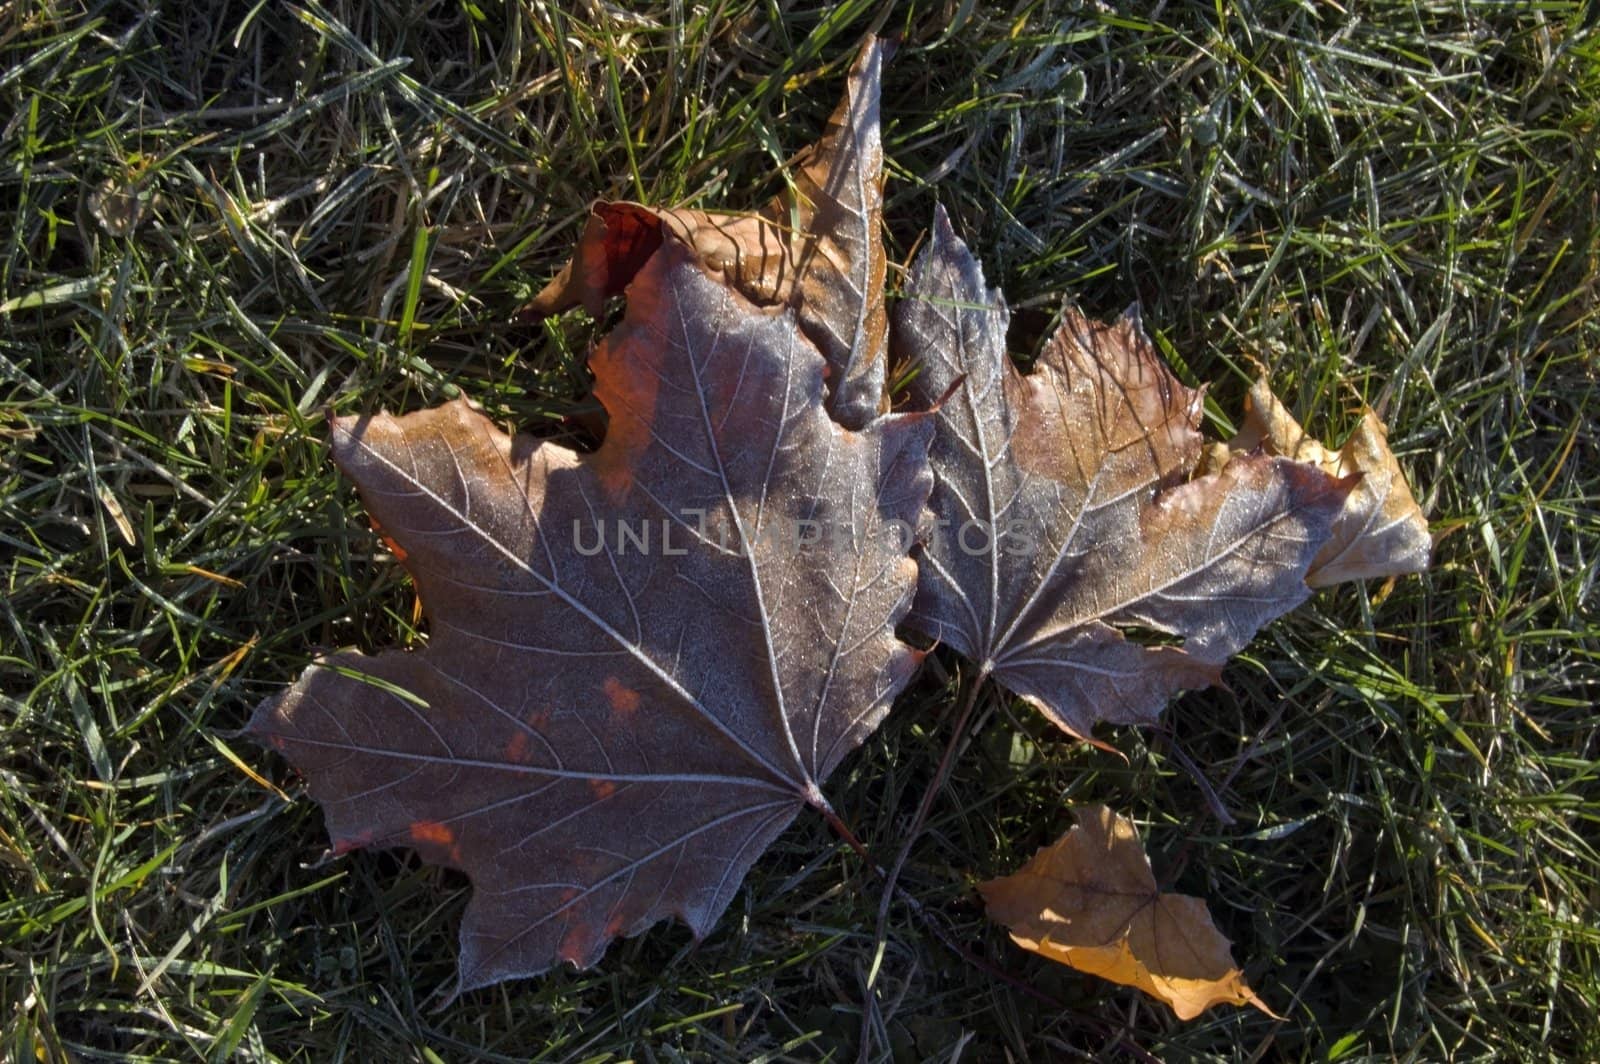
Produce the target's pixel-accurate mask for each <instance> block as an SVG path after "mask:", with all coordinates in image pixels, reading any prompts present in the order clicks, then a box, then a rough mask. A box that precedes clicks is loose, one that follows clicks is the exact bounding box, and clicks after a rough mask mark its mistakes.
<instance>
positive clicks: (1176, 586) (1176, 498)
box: [894, 211, 1358, 736]
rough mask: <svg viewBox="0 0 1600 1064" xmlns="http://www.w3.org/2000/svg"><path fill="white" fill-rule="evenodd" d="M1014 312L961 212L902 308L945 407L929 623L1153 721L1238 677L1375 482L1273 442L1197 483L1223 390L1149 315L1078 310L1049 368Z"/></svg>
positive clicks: (928, 256)
mask: <svg viewBox="0 0 1600 1064" xmlns="http://www.w3.org/2000/svg"><path fill="white" fill-rule="evenodd" d="M1006 321H1007V311H1006V307H1005V302H1004V300H1003V299H1002V298H1001V296H1000V294H999V293H998V292H994V291H990V290H989V289H988V288H986V287H985V285H984V281H983V274H982V271H981V270H980V268H979V267H978V264H977V262H976V261H975V260H974V259H973V257H972V255H971V254H970V253H969V252H968V251H967V248H966V246H965V245H964V244H962V243H961V241H960V240H959V239H957V238H956V236H955V234H954V232H953V231H952V230H951V227H950V224H949V221H948V219H947V218H946V217H945V215H944V213H943V212H942V211H940V212H939V213H938V215H937V217H936V220H935V224H934V231H933V234H932V236H931V238H930V240H929V242H928V244H927V246H926V247H925V248H924V249H923V251H922V252H921V254H920V255H919V256H918V259H917V261H916V263H915V265H914V267H913V269H912V272H911V278H910V281H909V283H908V285H907V289H906V298H905V299H903V300H902V301H901V302H900V304H899V305H898V306H897V307H896V314H895V320H894V343H895V344H896V346H897V353H898V354H899V355H900V356H901V357H904V358H907V359H915V360H917V361H918V362H919V363H920V372H919V373H918V375H917V376H916V378H915V379H914V381H913V382H912V396H911V398H912V401H913V403H919V404H922V405H923V407H924V408H927V407H929V406H932V405H934V404H936V403H937V402H938V400H939V398H940V397H941V396H943V395H945V394H946V393H948V392H949V390H950V389H951V388H952V387H953V386H956V385H957V384H958V382H959V387H956V391H955V393H954V394H953V395H952V396H950V398H949V399H948V400H947V401H945V402H944V403H943V404H942V405H941V406H939V407H938V410H937V415H936V416H937V419H938V433H937V434H936V436H935V438H934V443H933V446H932V449H931V451H930V459H931V462H932V464H933V470H934V477H935V487H934V492H933V496H932V499H931V501H930V505H931V507H932V510H933V513H934V518H935V527H934V530H933V533H932V535H931V536H930V537H929V541H928V542H927V543H926V544H925V545H924V546H922V547H921V548H919V550H918V552H917V559H918V565H919V569H920V572H919V578H918V586H917V599H916V604H915V606H914V607H913V609H912V613H911V616H910V618H909V619H908V623H909V624H910V625H911V626H912V627H913V628H915V629H916V630H917V631H919V632H921V633H923V634H924V635H926V636H928V637H930V638H932V639H936V640H939V641H941V642H944V643H947V644H949V645H950V646H952V647H954V648H955V649H956V650H957V651H959V652H960V653H962V654H964V655H966V656H967V657H968V658H970V659H971V660H972V661H973V662H974V663H976V664H977V666H978V670H979V675H980V678H981V677H988V676H992V677H993V678H994V679H995V680H996V681H998V682H999V683H1001V684H1003V685H1004V686H1005V687H1007V688H1008V689H1010V690H1011V691H1014V692H1015V693H1017V694H1019V695H1021V696H1023V697H1024V698H1026V699H1027V700H1029V701H1030V702H1032V703H1033V704H1034V705H1036V706H1037V707H1038V708H1039V709H1040V710H1042V711H1043V712H1044V713H1045V714H1046V715H1047V716H1049V717H1050V718H1051V719H1052V720H1053V721H1055V723H1056V724H1057V725H1059V726H1060V727H1062V728H1064V729H1065V730H1067V731H1069V732H1071V733H1073V734H1075V735H1080V736H1088V735H1089V732H1090V729H1091V728H1092V727H1093V726H1094V725H1095V723H1096V722H1099V721H1112V722H1115V723H1122V724H1139V723H1150V722H1152V721H1154V719H1155V718H1156V715H1157V714H1158V713H1159V712H1160V710H1161V708H1162V707H1163V706H1164V705H1165V704H1166V702H1167V700H1168V699H1169V698H1170V697H1171V696H1172V695H1173V694H1174V693H1176V692H1177V691H1180V690H1183V689H1186V688H1196V687H1204V686H1206V685H1208V684H1211V683H1213V682H1215V681H1216V679H1217V678H1218V676H1219V674H1220V668H1221V665H1222V663H1223V662H1224V661H1226V660H1227V658H1228V657H1229V656H1230V655H1232V654H1234V653H1236V652H1237V651H1238V650H1239V649H1241V648H1242V647H1243V646H1244V645H1245V644H1246V643H1247V642H1248V641H1249V639H1250V637H1251V636H1252V635H1253V634H1254V633H1255V632H1256V630H1257V629H1258V628H1260V626H1261V625H1263V624H1265V623H1266V622H1267V621H1269V620H1271V619H1272V618H1274V617H1277V616H1278V615H1280V614H1282V613H1284V612H1286V611H1287V610H1289V609H1291V608H1293V607H1294V606H1296V605H1298V604H1299V603H1300V602H1301V601H1303V600H1304V599H1305V598H1306V597H1307V595H1308V594H1309V593H1310V589H1309V588H1308V587H1307V585H1306V571H1307V567H1308V566H1309V565H1310V564H1311V562H1312V560H1313V558H1314V557H1316V555H1317V553H1318V552H1319V551H1320V550H1321V549H1322V548H1323V545H1324V544H1325V543H1326V542H1327V541H1328V538H1329V533H1330V529H1331V527H1332V525H1333V522H1334V520H1335V518H1336V517H1337V515H1338V514H1339V512H1340V510H1341V508H1342V506H1343V505H1344V500H1345V497H1346V496H1347V495H1348V494H1349V493H1350V491H1351V489H1352V487H1354V485H1355V483H1356V481H1357V479H1358V478H1356V477H1349V478H1345V479H1338V478H1335V477H1333V476H1330V475H1329V474H1328V473H1326V472H1325V471H1323V470H1322V469H1320V468H1318V467H1316V466H1314V465H1308V464H1305V463H1301V462H1295V461H1292V460H1290V459H1287V458H1281V457H1273V456H1270V455H1267V454H1262V453H1246V454H1239V455H1236V456H1233V457H1232V458H1231V460H1229V461H1228V462H1226V464H1225V465H1224V466H1223V467H1222V468H1221V469H1220V470H1219V471H1218V472H1216V473H1212V474H1208V475H1204V476H1199V477H1193V478H1191V472H1192V471H1193V469H1194V467H1195V464H1196V462H1197V460H1198V459H1199V457H1200V454H1201V444H1202V441H1201V436H1200V433H1199V431H1198V427H1199V421H1200V414H1201V393H1200V392H1198V391H1195V390H1192V389H1189V388H1186V387H1184V386H1183V385H1182V384H1181V383H1180V382H1179V381H1178V380H1177V379H1176V378H1175V377H1173V376H1172V374H1171V373H1170V372H1169V371H1168V369H1167V368H1166V366H1165V365H1164V364H1163V363H1162V361H1161V359H1160V357H1159V356H1158V355H1157V354H1156V352H1155V349H1154V347H1153V346H1152V345H1151V343H1150V340H1149V338H1148V337H1146V336H1145V334H1144V330H1143V328H1142V327H1141V326H1140V324H1139V320H1138V317H1137V315H1136V314H1134V313H1132V312H1130V313H1128V314H1126V315H1124V316H1123V317H1122V318H1121V319H1119V320H1118V321H1116V322H1115V323H1113V324H1110V325H1102V324H1099V323H1096V322H1093V321H1090V320H1088V319H1087V318H1085V317H1083V315H1081V314H1079V313H1078V312H1077V311H1075V310H1069V311H1068V312H1067V313H1066V315H1065V317H1064V319H1063V321H1062V323H1061V326H1060V328H1059V329H1058V330H1057V331H1056V333H1055V334H1054V335H1053V336H1052V337H1051V338H1050V340H1049V341H1048V342H1047V343H1046V345H1045V348H1044V350H1043V352H1042V353H1041V354H1040V356H1039V359H1038V363H1037V365H1036V366H1035V367H1034V369H1033V372H1032V373H1030V374H1027V375H1024V374H1022V373H1020V372H1019V371H1018V370H1017V369H1016V367H1015V366H1014V365H1013V364H1012V362H1011V360H1010V358H1008V357H1007V355H1006V351H1005V334H1006Z"/></svg>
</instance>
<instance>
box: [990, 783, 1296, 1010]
mask: <svg viewBox="0 0 1600 1064" xmlns="http://www.w3.org/2000/svg"><path fill="white" fill-rule="evenodd" d="M1074 812H1075V814H1076V815H1077V819H1078V823H1077V824H1076V825H1075V826H1074V827H1072V828H1070V829H1069V830H1068V831H1067V833H1066V834H1065V835H1063V836H1061V838H1059V839H1057V840H1056V841H1055V842H1054V843H1053V844H1052V845H1050V846H1046V847H1043V848H1042V849H1040V850H1039V852H1038V853H1036V854H1035V855H1034V856H1033V859H1032V860H1030V861H1029V862H1028V863H1027V864H1025V865H1023V866H1022V868H1020V869H1019V870H1017V871H1016V872H1015V873H1013V874H1012V875H1009V876H1005V877H1003V878H1000V879H991V880H989V881H988V882H985V883H982V884H980V885H979V887H978V890H979V891H980V892H981V893H982V894H983V899H984V902H985V903H986V904H987V906H988V912H989V918H990V919H991V920H994V921H995V922H996V923H999V924H1001V925H1003V926H1005V927H1006V928H1008V929H1010V931H1011V938H1012V941H1014V942H1016V943H1017V945H1019V946H1021V947H1022V948H1023V949H1027V950H1032V951H1033V952H1034V953H1038V954H1040V955H1041V956H1044V957H1048V958H1050V959H1051V960H1053V961H1057V962H1059V963H1061V964H1066V965H1070V966H1072V967H1073V968H1076V969H1077V970H1078V971H1081V972H1087V973H1089V974H1090V975H1097V976H1099V977H1100V978H1102V979H1108V980H1110V981H1111V982H1113V983H1121V984H1123V985H1124V986H1136V987H1138V988H1139V989H1140V990H1143V991H1144V992H1145V993H1147V994H1149V995H1150V996H1151V997H1154V998H1156V999H1158V1000H1160V1001H1163V1002H1165V1003H1166V1004H1168V1005H1170V1006H1171V1007H1172V1010H1173V1012H1175V1013H1177V1015H1178V1018H1179V1019H1181V1020H1191V1019H1193V1018H1194V1017H1196V1016H1198V1015H1200V1014H1201V1013H1202V1012H1204V1011H1205V1010H1206V1009H1208V1008H1210V1007H1211V1006H1213V1005H1217V1004H1224V1003H1226V1004H1233V1005H1254V1006H1255V1007H1256V1008H1258V1009H1260V1010H1261V1011H1262V1012H1265V1013H1267V1014H1268V1015H1269V1016H1270V1015H1274V1014H1273V1012H1272V1010H1271V1009H1269V1008H1268V1007H1267V1006H1266V1004H1265V1003H1263V1002H1262V1001H1261V999H1260V998H1258V997H1257V996H1256V995H1255V992H1254V991H1252V990H1251V989H1250V987H1249V986H1248V985H1246V983H1245V980H1244V974H1243V973H1242V972H1240V970H1239V969H1238V968H1236V967H1235V966H1234V964H1233V958H1232V956H1231V954H1230V949H1229V945H1228V940H1227V939H1225V938H1223V937H1222V933H1221V932H1219V931H1218V930H1217V928H1216V925H1215V924H1213V923H1212V922H1211V916H1210V914H1209V913H1207V912H1206V906H1205V902H1203V901H1201V900H1200V899H1199V898H1192V897H1189V896H1188V895H1184V894H1164V893H1162V892H1161V891H1160V890H1159V889H1158V888H1157V887H1156V880H1155V876H1154V874H1152V872H1151V871H1150V861H1149V859H1148V858H1147V857H1145V854H1144V850H1143V848H1142V847H1141V846H1140V845H1139V833H1138V831H1137V830H1136V829H1135V828H1134V826H1133V822H1132V821H1131V820H1128V819H1126V818H1124V817H1121V816H1118V815H1117V814H1116V813H1113V812H1112V811H1111V810H1110V809H1108V808H1106V807H1105V806H1103V805H1089V806H1080V807H1078V808H1077V809H1075V810H1074Z"/></svg>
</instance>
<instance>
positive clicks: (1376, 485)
mask: <svg viewBox="0 0 1600 1064" xmlns="http://www.w3.org/2000/svg"><path fill="white" fill-rule="evenodd" d="M1257 449H1259V450H1261V451H1264V452H1265V453H1267V454H1274V455H1283V456H1284V457H1285V458H1293V459H1294V460H1295V461H1297V462H1309V463H1311V464H1312V465H1314V466H1318V467H1319V468H1321V469H1324V470H1326V471H1327V472H1328V473H1330V474H1332V475H1333V476H1336V477H1345V476H1349V475H1351V474H1352V473H1359V474H1361V479H1360V481H1359V482H1357V484H1356V486H1355V488H1354V490H1352V491H1351V492H1350V497H1349V498H1348V499H1346V500H1345V504H1344V509H1343V510H1342V511H1340V513H1339V516H1338V518H1337V519H1336V520H1335V521H1334V523H1333V529H1332V534H1331V535H1330V537H1329V539H1328V542H1327V543H1326V544H1324V545H1323V547H1322V549H1321V550H1320V551H1318V552H1317V556H1316V557H1315V558H1314V559H1312V562H1311V568H1310V569H1309V570H1307V572H1306V583H1308V584H1310V585H1311V586H1312V587H1329V586H1331V585H1333V584H1338V583H1343V582H1344V581H1347V580H1371V579H1373V578H1375V577H1387V576H1402V575H1405V574H1406V573H1420V572H1424V571H1426V570H1427V568H1428V555H1429V552H1430V551H1431V549H1432V541H1431V540H1430V538H1429V536H1428V521H1427V518H1425V517H1423V516H1422V508H1421V507H1419V506H1418V505H1417V500H1416V499H1415V498H1414V497H1413V496H1412V494H1411V488H1410V487H1409V486H1408V485H1407V484H1406V478H1405V474H1404V473H1402V472H1401V471H1400V464H1399V463H1398V462H1397V461H1395V457H1394V452H1392V451H1390V450H1389V433H1388V430H1387V429H1386V428H1384V425H1383V422H1382V421H1381V420H1379V418H1378V415H1377V414H1375V413H1373V412H1372V411H1371V410H1366V411H1363V413H1362V415H1361V423H1360V424H1359V425H1357V426H1356V429H1355V431H1354V432H1352V433H1351V434H1350V438H1349V439H1348V440H1346V441H1345V445H1344V446H1343V447H1341V448H1339V450H1337V451H1330V450H1329V449H1328V448H1326V447H1324V446H1323V445H1322V444H1321V443H1320V442H1319V441H1318V440H1317V439H1316V438H1315V437H1312V436H1308V435H1307V434H1306V430H1305V429H1303V428H1301V427H1300V423H1299V422H1298V421H1296V420H1295V419H1294V416H1293V415H1292V414H1290V413H1289V410H1288V408H1287V407H1285V406H1284V405H1283V403H1282V402H1280V401H1279V399H1278V397H1277V396H1275V395H1273V394H1272V389H1271V387H1269V386H1268V384H1267V382H1266V381H1265V380H1264V379H1263V380H1258V381H1256V383H1255V384H1254V385H1253V386H1252V387H1251V389H1250V394H1249V395H1248V396H1247V397H1246V398H1245V412H1244V426H1243V427H1242V428H1241V429H1240V430H1239V434H1238V435H1237V436H1235V437H1234V438H1233V439H1232V440H1229V441H1228V442H1227V443H1225V444H1224V443H1218V444H1213V445H1212V447H1211V449H1210V450H1209V451H1208V452H1207V455H1206V467H1207V468H1208V469H1220V468H1222V467H1223V466H1225V465H1227V463H1228V462H1229V461H1230V460H1231V459H1233V458H1234V457H1236V456H1238V455H1241V454H1248V453H1250V452H1252V451H1255V450H1257Z"/></svg>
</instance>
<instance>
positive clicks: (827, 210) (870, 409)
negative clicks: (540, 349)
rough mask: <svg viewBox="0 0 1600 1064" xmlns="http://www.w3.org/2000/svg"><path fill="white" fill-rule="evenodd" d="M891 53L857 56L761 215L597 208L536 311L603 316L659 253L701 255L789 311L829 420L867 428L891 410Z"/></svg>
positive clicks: (868, 45)
mask: <svg viewBox="0 0 1600 1064" xmlns="http://www.w3.org/2000/svg"><path fill="white" fill-rule="evenodd" d="M888 51H889V46H888V45H887V44H886V42H884V41H882V40H878V39H868V40H867V41H865V42H864V43H863V44H862V46H861V51H860V54H859V55H858V56H857V57H856V62H855V65H854V66H853V67H852V68H851V71H850V77H849V80H848V83H847V85H846V88H845V94H844V98H843V99H842V100H841V101H840V102H839V106H838V108H837V109H836V110H835V111H834V113H833V116H832V117H831V118H830V119H829V120H828V126H827V129H826V130H825V132H824V133H823V135H822V137H821V139H820V140H819V141H818V142H817V143H816V144H813V145H811V146H810V147H808V148H806V149H804V150H803V151H801V152H800V153H799V154H798V155H797V156H796V157H795V158H794V159H793V160H792V161H791V165H790V167H789V173H788V177H789V181H790V184H789V186H788V187H787V188H786V189H785V191H784V192H783V193H782V194H780V195H779V196H777V197H776V198H775V199H774V200H773V201H772V202H771V203H770V204H768V205H767V206H766V207H765V208H763V209H762V210H761V211H760V212H758V213H755V214H723V213H717V212H712V211H700V210H683V209H678V210H668V209H661V208H655V207H644V206H641V205H639V204H636V203H623V202H605V201H600V202H597V203H595V204H594V206H593V207H592V208H591V210H590V214H589V220H588V223H587V225H586V226H585V228H584V232H583V236H582V238H581V239H580V240H579V243H578V249H577V251H576V252H575V253H574V254H573V258H572V261H571V262H570V263H568V265H567V266H566V268H565V269H563V270H562V272H561V274H560V276H558V277H557V278H556V279H555V280H554V281H552V282H551V283H550V284H549V285H548V286H546V288H545V289H544V291H542V292H540V293H539V295H538V296H537V297H535V299H534V301H533V302H532V304H530V306H529V308H528V309H529V310H530V311H531V312H533V313H535V314H541V315H544V314H554V313H556V312H557V311H560V310H564V309H566V308H567V307H572V306H577V305H579V304H582V305H583V306H584V307H585V308H587V309H588V311H589V312H590V313H591V314H594V315H598V314H599V313H600V309H601V307H602V306H603V305H604V303H605V300H606V299H607V298H609V297H610V296H613V295H616V294H617V293H619V292H621V291H622V290H623V288H624V287H625V286H626V285H627V284H628V282H629V281H630V280H631V279H632V277H633V275H634V272H635V271H636V270H638V268H639V267H640V266H641V265H642V264H643V263H644V261H645V260H646V259H647V258H648V257H649V255H650V253H651V252H652V251H653V250H654V249H655V248H656V247H658V246H659V245H660V244H661V243H662V242H663V241H673V242H676V243H679V244H681V245H683V246H684V247H686V248H690V249H692V250H693V252H694V254H695V256H696V257H697V258H698V259H699V261H700V262H701V264H702V265H704V266H705V268H706V269H707V270H708V271H709V272H710V273H711V274H712V275H713V276H715V277H718V278H721V279H722V280H724V281H726V282H727V283H728V284H730V285H732V286H733V287H734V288H736V289H737V290H738V291H739V292H740V293H742V294H743V295H744V296H745V297H746V298H747V299H750V300H751V301H753V302H755V303H758V304H760V305H763V306H787V307H790V308H792V309H794V311H795V312H796V313H797V315H798V320H799V324H800V331H801V332H802V333H804V334H805V335H806V337H807V338H809V339H810V340H811V341H812V343H814V344H815V345H816V346H817V348H818V349H819V350H820V351H821V352H822V355H823V358H824V359H825V360H826V361H827V365H828V369H827V376H828V409H829V411H830V412H831V413H832V414H833V416H834V419H835V420H837V421H838V422H839V423H840V424H842V425H844V426H845V427H846V428H860V427H861V426H863V425H865V424H866V423H867V422H869V421H871V420H872V419H873V418H874V417H876V416H877V415H878V413H879V412H880V411H881V410H883V409H884V407H883V395H884V375H885V368H884V348H885V334H886V332H887V328H888V326H887V318H886V317H885V314H884V301H883V288H884V272H885V268H886V262H887V260H886V258H885V255H884V250H883V235H882V230H883V144H882V140H881V137H880V133H879V126H880V119H879V92H880V78H881V75H882V70H883V61H884V58H885V56H886V54H887V53H888Z"/></svg>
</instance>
